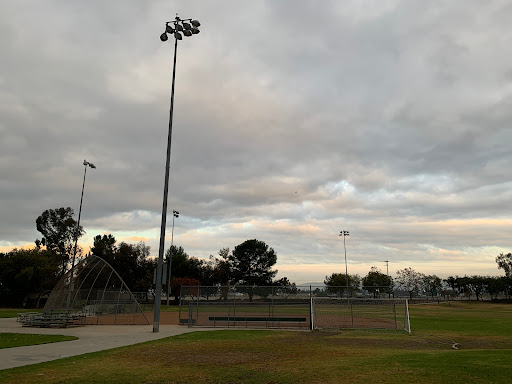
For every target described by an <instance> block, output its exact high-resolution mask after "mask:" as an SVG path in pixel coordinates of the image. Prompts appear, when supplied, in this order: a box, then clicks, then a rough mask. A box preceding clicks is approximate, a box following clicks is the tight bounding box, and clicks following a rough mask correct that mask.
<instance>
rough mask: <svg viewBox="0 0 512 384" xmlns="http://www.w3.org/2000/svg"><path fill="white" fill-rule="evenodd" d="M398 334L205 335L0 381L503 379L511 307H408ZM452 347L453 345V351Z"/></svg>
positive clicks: (511, 338)
mask: <svg viewBox="0 0 512 384" xmlns="http://www.w3.org/2000/svg"><path fill="white" fill-rule="evenodd" d="M410 312H411V323H412V332H413V334H412V336H409V335H407V334H405V333H404V332H397V331H385V332H382V331H343V332H337V333H334V332H318V331H316V332H308V331H306V332H298V331H269V330H261V331H256V330H217V331H215V330H212V331H206V332H194V333H190V334H185V335H180V336H176V337H171V338H167V339H163V340H159V341H155V342H148V343H144V344H139V345H135V346H130V347H123V348H117V349H114V350H110V351H103V352H97V353H92V354H87V355H81V356H76V357H71V358H66V359H62V360H57V361H53V362H48V363H43V364H38V365H33V366H27V367H20V368H14V369H9V370H4V371H2V372H1V375H0V383H14V382H16V383H17V384H21V383H38V384H39V383H57V382H62V383H64V382H66V383H105V382H108V383H200V384H201V383H293V384H296V383H299V384H300V383H322V384H329V383H340V382H343V383H384V384H386V383H464V384H467V383H510V382H511V377H512V368H511V365H510V360H511V357H512V306H511V305H500V304H491V303H474V302H473V303H468V302H464V303H452V304H451V305H450V306H448V305H446V304H430V305H418V306H412V307H411V308H410ZM454 343H459V344H460V349H459V350H455V349H452V345H453V344H454Z"/></svg>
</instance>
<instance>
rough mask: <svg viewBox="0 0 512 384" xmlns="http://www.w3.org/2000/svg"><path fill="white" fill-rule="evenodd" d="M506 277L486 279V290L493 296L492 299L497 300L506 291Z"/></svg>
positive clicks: (488, 277) (489, 277)
mask: <svg viewBox="0 0 512 384" xmlns="http://www.w3.org/2000/svg"><path fill="white" fill-rule="evenodd" d="M504 279H506V277H501V276H500V277H491V276H487V277H485V278H484V289H485V290H486V291H487V292H488V293H489V295H491V299H497V298H498V296H499V295H500V293H504V292H505V291H506V287H507V286H506V284H505V280H504Z"/></svg>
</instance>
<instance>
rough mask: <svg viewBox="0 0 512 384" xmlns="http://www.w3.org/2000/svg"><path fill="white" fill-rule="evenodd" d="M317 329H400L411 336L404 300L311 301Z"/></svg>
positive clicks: (317, 298) (333, 299) (320, 298)
mask: <svg viewBox="0 0 512 384" xmlns="http://www.w3.org/2000/svg"><path fill="white" fill-rule="evenodd" d="M311 322H312V328H313V329H342V328H346V329H350V328H352V329H397V330H401V329H403V330H405V331H406V332H408V333H409V334H410V333H411V324H410V321H409V305H408V302H407V300H404V299H350V298H348V299H347V298H331V297H312V298H311Z"/></svg>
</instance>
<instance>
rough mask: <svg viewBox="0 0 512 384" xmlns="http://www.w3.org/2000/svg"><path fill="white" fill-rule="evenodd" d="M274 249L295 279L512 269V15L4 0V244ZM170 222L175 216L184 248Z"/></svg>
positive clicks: (0, 147)
mask: <svg viewBox="0 0 512 384" xmlns="http://www.w3.org/2000/svg"><path fill="white" fill-rule="evenodd" d="M176 13H179V15H180V16H181V17H182V18H195V19H198V20H200V22H201V27H200V30H201V33H200V34H198V35H194V36H193V37H190V38H184V40H182V41H180V42H179V44H178V58H177V69H176V89H175V106H174V128H173V136H172V158H171V181H170V189H169V212H171V211H172V209H175V210H178V211H180V213H181V215H180V217H179V218H178V219H176V222H175V231H174V242H175V244H177V245H181V246H183V247H184V248H185V250H186V251H187V252H188V254H189V255H191V256H196V257H199V258H208V256H209V255H217V253H218V251H219V249H220V248H224V247H229V248H231V249H232V248H233V247H234V246H236V245H238V244H240V243H241V242H243V241H245V240H246V239H254V238H257V239H259V240H263V241H265V242H266V243H267V244H268V245H270V246H271V247H273V248H274V250H275V251H276V253H277V255H278V263H277V265H276V268H277V269H278V270H279V274H278V277H283V276H287V277H289V278H290V280H292V281H295V282H297V283H306V282H321V281H323V280H324V278H325V276H326V275H330V274H331V273H333V272H344V271H345V264H344V248H343V238H342V237H339V236H338V234H339V232H340V231H341V230H348V231H350V236H348V237H347V238H346V248H347V259H348V270H349V273H359V274H360V275H362V276H364V275H365V274H366V273H367V272H368V270H369V269H370V267H371V266H377V267H378V268H380V269H381V270H382V271H384V272H385V271H386V265H385V263H384V260H388V261H389V273H390V274H392V275H394V274H395V272H396V270H397V269H403V268H405V267H412V268H414V269H416V270H417V271H419V272H422V273H426V274H432V273H435V274H438V275H439V276H441V277H447V276H448V275H450V274H458V275H464V274H468V275H472V274H482V275H501V274H502V271H500V270H498V269H497V267H496V263H495V261H494V258H495V257H496V255H498V254H499V253H501V252H504V253H508V252H511V251H512V236H511V235H512V211H511V208H512V188H511V187H512V177H511V174H512V155H511V150H510V147H511V143H512V130H511V123H512V55H511V54H510V47H511V46H512V28H511V27H510V20H512V3H510V1H506V0H504V1H480V0H478V1H469V0H460V1H455V0H452V1H423V0H418V1H412V0H407V1H384V0H376V1H332V2H329V1H322V2H318V1H298V0H289V1H279V0H278V1H239V0H236V1H215V2H213V1H206V0H205V1H186V2H185V1H182V2H176V1H169V0H166V1H151V2H149V1H135V0H118V1H108V2H106V1H100V0H98V1H51V0H47V1H44V2H43V1H36V0H33V1H27V0H17V1H2V2H0V48H1V57H2V59H1V60H0V199H1V200H0V203H1V204H0V218H1V220H0V250H3V251H5V250H8V249H11V248H13V247H20V246H25V245H28V244H33V242H34V240H35V239H36V238H38V237H40V234H39V233H38V232H37V231H36V226H35V220H36V218H37V217H38V216H39V215H40V214H41V213H42V212H43V211H44V210H46V209H50V208H58V207H68V206H69V207H72V208H73V209H74V210H75V214H76V217H78V209H79V204H80V192H81V188H82V179H83V173H84V166H83V165H82V162H83V160H84V159H86V160H87V161H90V162H92V163H94V164H95V165H96V166H97V169H89V170H88V172H87V179H86V184H85V194H84V204H83V210H82V221H81V224H82V225H83V227H84V229H85V231H86V232H87V235H86V236H85V237H84V238H83V239H82V245H84V246H90V245H92V238H93V237H94V236H95V235H97V234H104V233H111V234H113V235H114V236H115V237H116V239H117V240H118V241H127V242H130V243H136V242H137V241H144V242H145V243H146V244H147V245H149V246H150V247H151V254H152V255H153V256H156V255H157V254H158V242H159V235H160V220H161V209H162V208H161V207H162V195H163V184H164V174H165V155H166V143H167V130H168V118H169V100H170V88H171V74H172V59H173V43H174V40H173V39H171V38H170V39H169V41H167V42H166V43H162V42H161V41H160V39H159V36H160V34H161V33H162V32H163V31H164V28H165V22H166V21H170V20H172V19H173V18H174V17H175V15H176ZM171 218H172V216H171V215H169V217H168V226H167V235H168V240H167V242H166V248H167V247H168V246H170V237H171V228H172V219H171Z"/></svg>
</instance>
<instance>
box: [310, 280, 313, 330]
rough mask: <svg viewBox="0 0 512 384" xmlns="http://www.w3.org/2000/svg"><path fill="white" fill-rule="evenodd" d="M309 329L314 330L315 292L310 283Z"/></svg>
mask: <svg viewBox="0 0 512 384" xmlns="http://www.w3.org/2000/svg"><path fill="white" fill-rule="evenodd" d="M309 329H311V330H313V293H312V291H311V284H310V285H309Z"/></svg>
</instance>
